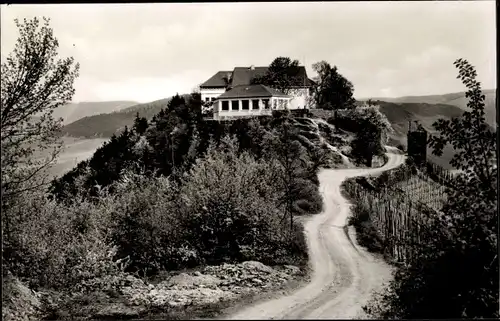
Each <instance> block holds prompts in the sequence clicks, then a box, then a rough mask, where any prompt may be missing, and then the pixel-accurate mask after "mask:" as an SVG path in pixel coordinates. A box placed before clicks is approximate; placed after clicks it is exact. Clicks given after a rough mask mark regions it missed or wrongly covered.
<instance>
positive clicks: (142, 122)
mask: <svg viewBox="0 0 500 321" xmlns="http://www.w3.org/2000/svg"><path fill="white" fill-rule="evenodd" d="M133 129H134V131H135V132H136V133H137V134H138V135H143V134H144V133H145V132H146V129H148V120H147V119H146V118H144V117H140V116H139V112H137V114H136V115H135V120H134V126H133Z"/></svg>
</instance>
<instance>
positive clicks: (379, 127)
mask: <svg viewBox="0 0 500 321" xmlns="http://www.w3.org/2000/svg"><path fill="white" fill-rule="evenodd" d="M329 121H330V122H332V123H333V125H335V126H337V127H338V128H340V129H343V130H347V131H351V132H354V133H356V136H355V138H354V140H353V141H352V142H351V148H352V153H351V154H352V156H353V157H354V158H355V159H356V160H358V161H359V162H361V163H364V164H366V165H367V166H369V167H370V166H371V163H372V159H373V157H374V156H381V155H383V153H384V145H385V144H386V143H387V141H388V137H389V134H390V133H392V132H393V129H392V126H391V124H390V123H389V121H388V120H387V118H386V117H385V115H384V114H382V113H381V112H380V110H379V109H378V108H377V107H357V108H355V109H351V110H347V111H343V112H342V113H337V116H336V117H334V118H333V119H331V120H329Z"/></svg>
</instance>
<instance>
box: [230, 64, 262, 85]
mask: <svg viewBox="0 0 500 321" xmlns="http://www.w3.org/2000/svg"><path fill="white" fill-rule="evenodd" d="M267 69H268V68H267V67H255V68H254V69H250V67H235V68H234V70H233V81H232V82H231V85H232V86H241V85H250V84H251V83H252V79H253V78H255V77H257V76H264V75H265V74H266V72H267Z"/></svg>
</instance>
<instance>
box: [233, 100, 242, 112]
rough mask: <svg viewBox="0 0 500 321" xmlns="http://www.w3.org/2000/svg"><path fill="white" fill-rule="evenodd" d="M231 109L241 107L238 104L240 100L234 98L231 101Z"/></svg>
mask: <svg viewBox="0 0 500 321" xmlns="http://www.w3.org/2000/svg"><path fill="white" fill-rule="evenodd" d="M231 109H232V110H239V109H240V106H239V104H238V101H237V100H233V101H231Z"/></svg>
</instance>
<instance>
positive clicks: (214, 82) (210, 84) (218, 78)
mask: <svg viewBox="0 0 500 321" xmlns="http://www.w3.org/2000/svg"><path fill="white" fill-rule="evenodd" d="M231 73H232V72H231V71H219V72H218V73H216V74H215V75H213V76H212V77H211V78H210V79H208V80H207V81H205V82H204V83H203V84H201V85H200V87H201V88H203V87H205V88H214V87H215V88H216V87H223V88H225V87H226V82H225V81H224V77H227V75H228V74H229V75H231Z"/></svg>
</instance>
